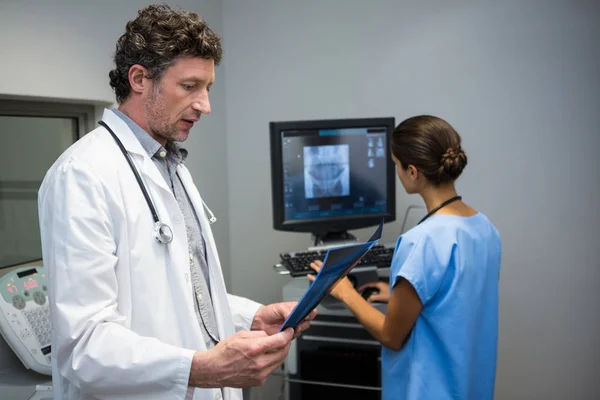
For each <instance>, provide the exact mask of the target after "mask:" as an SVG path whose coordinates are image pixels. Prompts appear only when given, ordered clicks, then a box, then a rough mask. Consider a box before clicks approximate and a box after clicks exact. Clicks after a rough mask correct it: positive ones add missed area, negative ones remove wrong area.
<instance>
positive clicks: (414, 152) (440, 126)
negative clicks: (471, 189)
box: [391, 115, 467, 186]
mask: <svg viewBox="0 0 600 400" xmlns="http://www.w3.org/2000/svg"><path fill="white" fill-rule="evenodd" d="M460 143H461V139H460V135H459V134H458V133H457V132H456V131H455V130H454V128H453V127H452V126H451V125H450V124H449V123H447V122H446V121H444V120H443V119H441V118H438V117H434V116H431V115H419V116H416V117H412V118H409V119H407V120H405V121H403V122H402V123H400V125H398V126H397V127H396V129H395V130H394V132H393V133H392V139H391V150H392V154H393V155H394V157H396V158H397V159H398V160H399V161H400V164H401V165H402V168H404V169H406V168H408V166H409V165H414V166H415V168H417V170H419V172H421V173H422V174H423V175H424V176H425V177H426V178H427V180H428V181H430V182H431V183H433V184H434V185H436V186H439V185H441V184H443V183H448V182H453V181H455V180H456V179H457V178H458V177H459V176H460V174H461V173H462V171H463V169H464V168H465V167H466V166H467V155H466V154H465V152H464V151H463V149H462V147H461V144H460Z"/></svg>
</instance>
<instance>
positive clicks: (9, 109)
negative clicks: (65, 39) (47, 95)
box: [0, 98, 95, 271]
mask: <svg viewBox="0 0 600 400" xmlns="http://www.w3.org/2000/svg"><path fill="white" fill-rule="evenodd" d="M0 116H2V117H45V118H71V119H75V120H76V121H77V129H76V132H75V135H74V137H73V142H76V141H77V140H79V139H81V138H82V137H83V136H84V135H85V134H86V133H88V132H90V131H91V130H92V129H93V125H94V123H93V121H94V117H95V107H94V105H92V104H81V103H79V104H77V103H70V102H69V103H67V102H55V101H38V100H36V101H33V100H32V101H30V100H22V99H10V98H0ZM36 261H40V262H42V259H40V258H34V259H31V260H27V259H24V260H22V261H21V262H19V263H17V264H10V265H0V271H2V270H5V269H7V268H13V267H16V266H22V265H27V264H31V263H32V262H36Z"/></svg>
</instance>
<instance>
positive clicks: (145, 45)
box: [108, 4, 223, 104]
mask: <svg viewBox="0 0 600 400" xmlns="http://www.w3.org/2000/svg"><path fill="white" fill-rule="evenodd" d="M181 56H184V57H200V58H204V59H209V60H210V59H212V60H214V62H215V65H218V64H219V63H220V62H221V57H222V56H223V49H222V48H221V38H220V37H219V36H218V35H217V34H216V33H215V32H213V31H212V30H211V29H210V28H209V27H208V25H207V24H206V22H205V21H204V20H203V19H202V17H200V16H198V14H196V13H194V12H189V11H184V10H178V9H174V8H172V7H170V6H169V5H167V4H154V5H150V6H148V7H146V8H144V9H142V10H140V11H138V15H137V17H136V18H135V19H134V20H133V21H129V22H128V23H127V25H126V27H125V33H124V34H123V35H122V36H121V37H120V38H119V40H118V41H117V49H116V51H115V57H114V60H115V64H116V68H115V69H113V70H112V71H110V73H109V74H108V76H109V78H110V86H111V87H112V88H113V89H114V91H115V95H116V97H117V102H118V103H119V104H121V103H122V102H123V101H124V100H125V99H127V97H128V96H129V94H130V92H131V86H130V85H129V76H128V75H129V69H130V68H131V66H132V65H135V64H139V65H142V66H144V67H146V68H147V69H148V71H149V75H148V78H150V79H157V80H160V78H161V77H162V76H163V74H164V72H165V70H166V69H167V68H168V67H169V66H170V65H172V64H173V63H174V62H175V60H176V59H177V58H178V57H181Z"/></svg>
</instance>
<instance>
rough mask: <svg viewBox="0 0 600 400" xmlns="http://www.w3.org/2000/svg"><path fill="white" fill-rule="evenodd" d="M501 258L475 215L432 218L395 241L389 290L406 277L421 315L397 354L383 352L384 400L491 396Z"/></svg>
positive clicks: (487, 225) (496, 239)
mask: <svg viewBox="0 0 600 400" xmlns="http://www.w3.org/2000/svg"><path fill="white" fill-rule="evenodd" d="M500 258H501V246H500V236H499V234H498V231H497V230H496V228H495V227H494V226H493V225H492V223H491V222H490V221H489V220H488V218H487V217H486V216H485V215H483V214H481V213H478V214H476V215H474V216H472V217H461V216H456V215H444V214H440V215H434V216H432V217H431V218H429V219H427V220H426V221H424V222H423V223H422V224H420V225H417V226H416V227H414V228H413V229H411V230H410V231H408V232H406V233H405V234H404V235H402V236H400V237H399V238H398V241H397V243H396V250H395V253H394V258H393V261H392V266H391V269H390V288H393V286H394V285H395V284H396V283H397V282H398V280H399V279H400V278H404V279H406V280H407V281H408V282H410V283H411V284H412V286H413V287H414V288H415V290H416V292H417V294H418V296H419V298H420V299H421V303H422V304H423V309H422V310H421V313H420V315H419V317H418V318H417V321H416V323H415V326H414V328H413V330H412V332H411V334H410V336H409V337H408V339H407V341H406V343H405V345H404V346H403V347H402V349H401V350H400V351H393V350H390V349H388V348H386V347H383V349H382V357H381V364H382V390H383V399H384V400H392V399H393V400H398V399H407V400H413V399H414V400H426V399H435V400H444V399H469V400H471V399H472V400H485V399H492V398H493V397H494V382H495V377H496V356H497V343H498V280H499V277H500ZM391 290H392V289H390V292H391Z"/></svg>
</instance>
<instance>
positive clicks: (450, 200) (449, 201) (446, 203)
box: [417, 196, 462, 225]
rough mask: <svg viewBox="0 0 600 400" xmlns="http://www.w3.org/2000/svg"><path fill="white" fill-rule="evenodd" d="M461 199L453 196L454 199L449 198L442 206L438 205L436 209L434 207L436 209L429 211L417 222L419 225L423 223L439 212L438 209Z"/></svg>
mask: <svg viewBox="0 0 600 400" xmlns="http://www.w3.org/2000/svg"><path fill="white" fill-rule="evenodd" d="M461 199H462V197H461V196H454V197H452V198H450V199H448V200H446V201H445V202H443V203H442V204H440V205H439V206H437V207H436V208H434V209H433V210H431V211H429V212H428V213H427V215H426V216H424V217H423V219H422V220H420V221H419V224H420V223H421V222H423V221H425V220H426V219H427V218H429V217H431V216H432V215H433V214H435V213H436V212H438V211H440V209H442V208H444V207H446V206H447V205H448V204H450V203H452V202H454V201H458V200H461ZM419 224H417V225H419Z"/></svg>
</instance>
